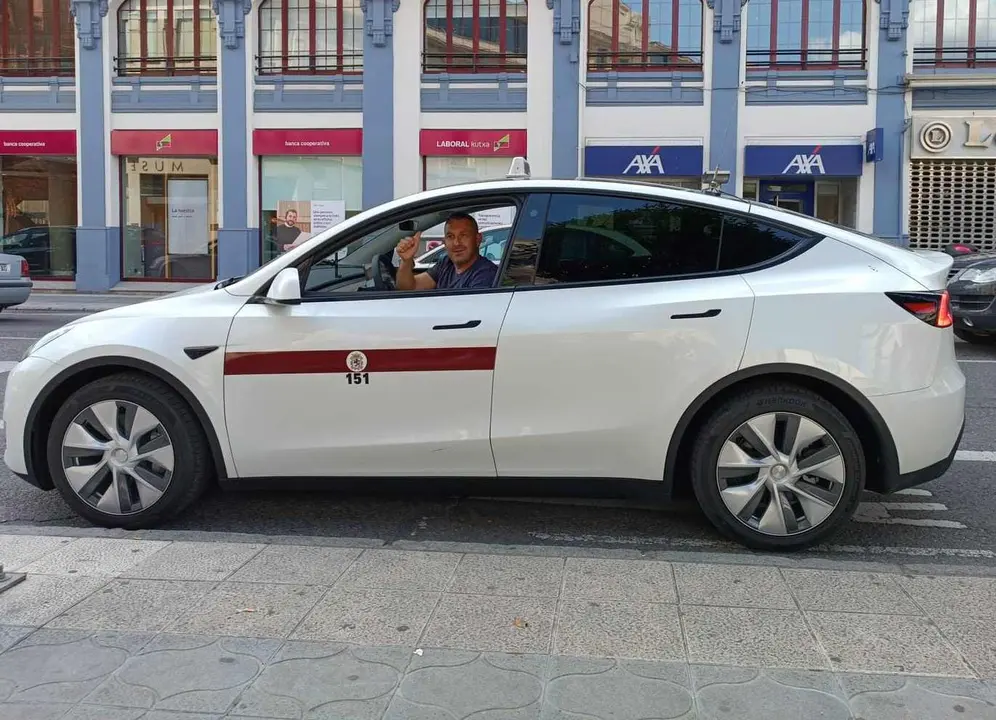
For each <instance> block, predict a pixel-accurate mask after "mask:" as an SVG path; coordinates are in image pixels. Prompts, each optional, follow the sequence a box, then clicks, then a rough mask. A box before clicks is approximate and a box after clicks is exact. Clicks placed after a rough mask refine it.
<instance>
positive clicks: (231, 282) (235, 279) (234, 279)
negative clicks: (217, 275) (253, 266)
mask: <svg viewBox="0 0 996 720" xmlns="http://www.w3.org/2000/svg"><path fill="white" fill-rule="evenodd" d="M244 277H245V275H236V276H235V277H230V278H226V279H225V280H222V281H221V282H219V283H218V284H217V285H215V286H214V289H215V290H221V288H224V287H228V286H229V285H234V284H235V283H237V282H238V281H239V280H241V279H242V278H244Z"/></svg>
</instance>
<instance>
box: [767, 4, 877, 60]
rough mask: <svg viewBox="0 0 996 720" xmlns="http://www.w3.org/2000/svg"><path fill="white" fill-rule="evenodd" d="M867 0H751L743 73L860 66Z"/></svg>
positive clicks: (863, 46)
mask: <svg viewBox="0 0 996 720" xmlns="http://www.w3.org/2000/svg"><path fill="white" fill-rule="evenodd" d="M865 12H866V7H865V0H751V2H750V3H748V4H747V69H748V70H749V69H752V68H754V69H757V68H775V69H779V70H821V69H834V68H864V67H865V62H866V59H867V58H866V55H867V48H866V44H865Z"/></svg>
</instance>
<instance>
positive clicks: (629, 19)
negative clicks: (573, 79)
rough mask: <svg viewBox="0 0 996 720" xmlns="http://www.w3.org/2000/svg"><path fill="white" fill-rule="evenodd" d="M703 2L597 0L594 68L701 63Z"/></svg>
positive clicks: (591, 35)
mask: <svg viewBox="0 0 996 720" xmlns="http://www.w3.org/2000/svg"><path fill="white" fill-rule="evenodd" d="M702 5H703V3H702V2H701V0H592V2H591V3H590V4H589V5H588V69H589V70H590V71H592V72H600V71H608V70H637V71H638V70H688V69H697V68H699V67H701V66H702Z"/></svg>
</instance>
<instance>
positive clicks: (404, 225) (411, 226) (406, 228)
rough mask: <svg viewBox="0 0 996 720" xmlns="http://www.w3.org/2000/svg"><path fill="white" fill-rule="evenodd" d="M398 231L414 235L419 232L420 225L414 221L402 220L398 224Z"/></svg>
mask: <svg viewBox="0 0 996 720" xmlns="http://www.w3.org/2000/svg"><path fill="white" fill-rule="evenodd" d="M398 230H400V231H401V232H409V233H413V232H415V231H416V230H418V225H416V224H415V221H414V220H402V221H401V222H399V223H398Z"/></svg>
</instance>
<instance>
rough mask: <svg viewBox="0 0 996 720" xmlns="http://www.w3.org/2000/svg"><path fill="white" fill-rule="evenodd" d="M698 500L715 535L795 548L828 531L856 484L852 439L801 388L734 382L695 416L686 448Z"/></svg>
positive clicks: (848, 511) (829, 407) (846, 514)
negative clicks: (737, 386)
mask: <svg viewBox="0 0 996 720" xmlns="http://www.w3.org/2000/svg"><path fill="white" fill-rule="evenodd" d="M691 471H692V484H693V489H694V491H695V496H696V498H697V499H698V502H699V505H700V506H701V507H702V510H703V512H704V513H705V515H706V516H707V517H708V518H709V520H710V521H711V522H712V523H713V524H714V525H715V526H716V527H717V528H718V529H719V530H720V531H721V532H722V533H723V534H725V535H727V536H728V537H732V538H734V539H736V540H738V541H740V542H741V543H743V544H744V545H747V546H748V547H751V548H755V549H759V550H796V549H801V548H804V547H807V546H809V545H812V544H814V543H816V542H818V541H819V540H821V539H823V538H825V537H826V536H827V535H829V534H830V533H832V532H834V530H835V529H837V527H839V525H840V524H841V523H842V522H843V521H845V520H846V519H848V518H850V517H851V516H852V515H853V514H854V511H855V509H856V508H857V505H858V501H859V499H860V497H861V492H862V490H863V489H864V482H865V466H864V455H863V453H862V449H861V443H860V441H859V440H858V437H857V434H856V433H855V431H854V428H853V427H852V426H851V424H850V423H849V422H848V421H847V419H846V418H845V417H844V415H843V414H842V413H841V412H840V411H839V410H838V409H837V408H836V407H834V406H833V404H831V403H830V402H828V401H827V400H826V399H824V398H823V397H821V396H820V395H817V394H816V393H813V392H811V391H809V390H806V389H804V388H800V387H795V386H791V385H770V386H764V387H757V388H754V389H751V390H747V391H744V392H742V393H740V394H739V395H737V396H735V397H733V398H731V399H729V400H728V401H727V402H725V403H724V404H723V405H722V406H721V407H719V408H717V409H716V410H715V411H714V412H713V413H712V414H711V415H710V417H709V418H708V420H707V421H706V422H705V423H704V424H703V425H702V426H701V428H700V430H699V434H698V437H697V438H696V441H695V445H694V448H693V451H692V458H691Z"/></svg>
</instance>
